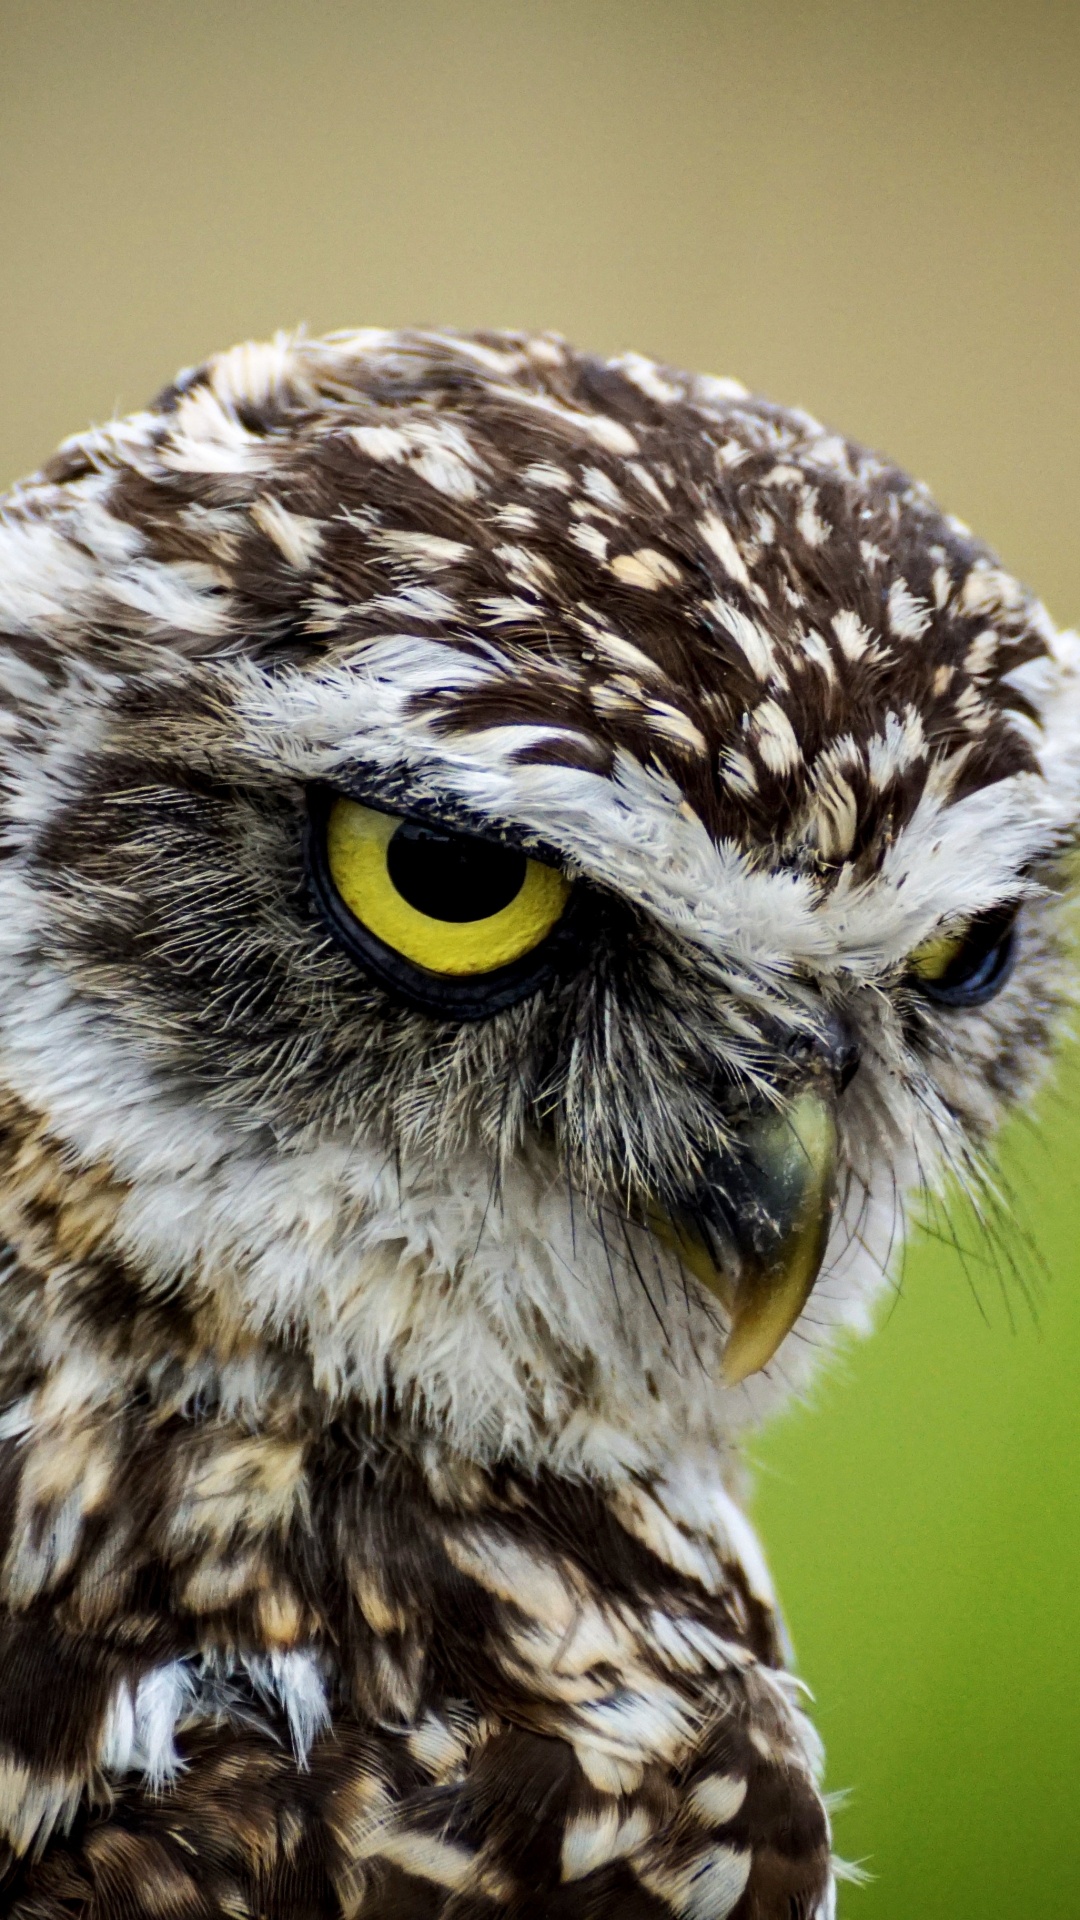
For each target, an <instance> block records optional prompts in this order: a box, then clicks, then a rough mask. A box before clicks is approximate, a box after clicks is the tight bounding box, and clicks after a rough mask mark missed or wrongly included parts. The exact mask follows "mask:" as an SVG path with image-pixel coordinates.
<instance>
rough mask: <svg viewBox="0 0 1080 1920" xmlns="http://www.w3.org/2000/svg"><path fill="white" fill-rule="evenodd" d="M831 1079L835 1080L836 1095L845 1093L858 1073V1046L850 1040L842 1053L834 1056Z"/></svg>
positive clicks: (854, 1041)
mask: <svg viewBox="0 0 1080 1920" xmlns="http://www.w3.org/2000/svg"><path fill="white" fill-rule="evenodd" d="M832 1070H833V1077H834V1078H835V1080H836V1091H837V1093H845V1092H846V1091H847V1089H848V1087H850V1085H851V1083H852V1081H853V1080H854V1078H855V1075H856V1074H857V1073H858V1071H859V1044H858V1041H857V1040H851V1041H849V1042H848V1045H847V1046H846V1047H845V1048H844V1050H843V1052H842V1053H840V1054H838V1055H836V1056H835V1057H834V1059H833V1062H832Z"/></svg>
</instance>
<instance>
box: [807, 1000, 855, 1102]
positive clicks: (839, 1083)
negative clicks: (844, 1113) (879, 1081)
mask: <svg viewBox="0 0 1080 1920" xmlns="http://www.w3.org/2000/svg"><path fill="white" fill-rule="evenodd" d="M859 1051H860V1050H859V1043H858V1041H857V1040H856V1038H855V1035H854V1033H853V1032H852V1030H851V1028H850V1027H849V1025H848V1023H847V1021H846V1020H844V1019H841V1017H840V1015H839V1014H835V1013H832V1014H829V1016H828V1018H827V1019H826V1021H825V1024H824V1026H823V1028H822V1030H821V1032H820V1033H819V1035H818V1039H817V1052H818V1056H819V1058H820V1059H821V1060H822V1061H823V1063H824V1065H825V1066H826V1067H827V1068H828V1070H829V1072H830V1073H831V1074H832V1077H833V1082H834V1084H835V1087H836V1091H837V1093H843V1092H844V1090H845V1088H847V1087H850V1085H851V1083H852V1081H853V1080H854V1078H855V1075H856V1073H857V1072H858V1070H859Z"/></svg>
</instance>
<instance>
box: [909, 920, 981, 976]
mask: <svg viewBox="0 0 1080 1920" xmlns="http://www.w3.org/2000/svg"><path fill="white" fill-rule="evenodd" d="M966 940H967V927H966V926H963V927H958V928H954V930H953V931H952V933H935V934H934V935H933V936H932V937H931V938H930V939H929V940H924V941H923V943H922V946H921V947H916V949H915V951H914V953H913V954H912V955H911V957H910V959H909V960H908V971H909V972H910V973H913V974H914V976H915V978H916V980H928V981H930V982H931V984H932V983H933V982H934V981H936V980H943V979H944V978H945V975H946V974H947V973H948V971H949V968H950V967H951V966H952V964H953V962H954V961H955V960H957V959H958V958H959V956H960V954H961V953H962V952H963V950H964V943H965V941H966Z"/></svg>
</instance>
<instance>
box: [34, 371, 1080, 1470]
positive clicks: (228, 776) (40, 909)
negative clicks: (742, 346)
mask: <svg viewBox="0 0 1080 1920" xmlns="http://www.w3.org/2000/svg"><path fill="white" fill-rule="evenodd" d="M0 625H2V626H3V628H4V631H5V635H6V638H5V642H4V648H5V650H4V653H3V656H2V673H3V684H4V688H5V694H6V706H7V710H8V714H9V719H8V723H7V735H6V740H5V745H4V750H3V751H4V766H5V781H6V803H5V804H6V815H7V827H6V838H7V850H8V858H7V860H6V861H5V863H4V866H3V871H2V873H0V889H2V891H3V896H4V897H3V911H2V913H0V926H2V928H3V931H2V933H0V968H2V972H3V977H4V984H5V991H4V994H3V1008H2V1010H0V1070H2V1078H3V1084H4V1087H5V1089H6V1091H7V1095H8V1097H9V1098H10V1100H11V1101H12V1102H13V1103H14V1104H15V1106H16V1107H17V1109H18V1111H19V1112H20V1113H21V1114H23V1115H27V1116H30V1118H29V1120H28V1121H27V1122H26V1124H27V1125H29V1126H31V1127H37V1128H39V1129H43V1130H44V1131H45V1132H46V1133H47V1135H48V1137H49V1139H50V1140H51V1141H54V1142H55V1143H56V1148H57V1152H58V1153H59V1154H60V1156H61V1158H63V1159H64V1160H65V1162H66V1163H67V1164H69V1165H70V1164H78V1165H79V1166H80V1167H85V1168H93V1169H96V1170H98V1171H99V1173H100V1175H101V1178H102V1179H103V1181H104V1182H105V1183H106V1185H107V1188H108V1193H109V1196H110V1198H109V1203H108V1205H107V1206H106V1207H103V1209H102V1211H101V1218H100V1221H99V1222H98V1224H96V1225H95V1227H94V1229H93V1232H92V1234H91V1236H90V1238H91V1240H92V1249H91V1251H92V1256H93V1258H94V1259H96V1260H100V1261H101V1262H105V1263H112V1264H111V1269H110V1270H115V1269H119V1270H122V1271H123V1273H124V1274H125V1276H127V1278H128V1280H129V1282H130V1285H131V1286H132V1287H133V1288H134V1289H135V1291H136V1293H137V1294H138V1295H139V1296H145V1297H146V1298H147V1299H162V1298H164V1297H166V1296H167V1297H168V1298H170V1299H174V1300H179V1301H181V1302H183V1303H184V1305H185V1310H186V1311H187V1312H188V1313H189V1314H190V1316H192V1325H194V1324H195V1323H196V1322H197V1325H198V1329H199V1331H198V1339H197V1341H196V1340H195V1339H194V1336H193V1341H192V1350H193V1351H194V1349H195V1347H196V1346H197V1348H198V1353H199V1356H200V1357H199V1360H198V1365H197V1366H196V1362H195V1361H194V1360H193V1361H192V1363H191V1365H192V1369H193V1372H192V1378H193V1379H194V1377H195V1373H196V1372H197V1370H198V1367H204V1368H205V1366H206V1365H208V1364H212V1365H213V1367H215V1368H216V1369H217V1372H218V1375H219V1384H220V1381H224V1380H228V1382H230V1383H231V1384H230V1385H229V1387H228V1391H229V1392H231V1393H232V1394H234V1395H239V1396H241V1397H243V1395H245V1394H250V1395H255V1396H257V1395H258V1393H259V1392H260V1391H261V1389H260V1386H259V1378H260V1375H259V1368H260V1366H261V1365H262V1364H263V1359H264V1358H265V1355H266V1354H267V1353H270V1352H274V1353H280V1352H283V1351H288V1352H291V1353H294V1354H295V1353H300V1354H302V1355H303V1356H304V1360H305V1364H306V1365H309V1366H310V1368H311V1373H312V1379H313V1382H314V1385H315V1387H316V1389H317V1390H318V1391H319V1392H321V1393H324V1394H327V1395H330V1396H331V1397H334V1396H340V1395H344V1394H356V1395H360V1396H361V1397H363V1398H365V1399H366V1400H367V1401H368V1402H369V1403H370V1404H371V1405H373V1406H376V1405H378V1406H381V1407H383V1408H387V1407H392V1408H393V1410H394V1412H395V1416H399V1417H401V1418H405V1419H408V1420H410V1421H412V1422H414V1423H418V1424H419V1425H420V1426H421V1427H423V1428H425V1429H427V1428H429V1427H433V1428H437V1429H438V1430H439V1431H441V1432H446V1433H449V1435H450V1437H451V1438H452V1440H453V1441H454V1442H455V1444H457V1445H460V1446H461V1447H462V1448H464V1449H466V1450H468V1451H471V1452H473V1453H477V1452H478V1453H480V1454H481V1455H484V1456H487V1455H491V1454H494V1453H497V1452H502V1453H505V1452H507V1451H509V1452H511V1453H517V1454H518V1455H520V1456H521V1457H523V1458H527V1459H529V1460H531V1461H535V1460H537V1459H539V1458H545V1459H555V1460H557V1461H558V1462H559V1463H560V1464H564V1465H565V1464H566V1463H567V1462H573V1463H575V1464H581V1463H585V1464H587V1465H588V1466H589V1467H590V1468H591V1469H593V1470H597V1471H605V1470H607V1469H608V1468H609V1467H610V1468H614V1467H617V1468H618V1470H620V1471H621V1470H624V1469H625V1467H626V1465H627V1464H634V1463H636V1462H637V1461H639V1460H641V1459H647V1458H648V1457H649V1455H650V1450H655V1449H660V1450H662V1449H664V1448H665V1447H667V1446H669V1445H670V1443H671V1440H672V1436H673V1435H678V1436H679V1437H680V1439H681V1440H682V1441H683V1442H684V1443H686V1444H691V1445H692V1444H693V1443H694V1441H695V1440H700V1441H702V1442H706V1441H708V1442H711V1443H715V1442H716V1441H717V1440H721V1441H723V1440H725V1439H726V1438H727V1437H728V1436H729V1435H730V1434H732V1433H734V1432H735V1431H736V1430H737V1429H738V1428H739V1427H740V1426H741V1425H742V1424H744V1423H745V1422H746V1421H747V1420H748V1419H750V1418H754V1417H757V1416H758V1415H759V1414H760V1413H761V1412H763V1411H764V1410H766V1409H767V1408H768V1406H769V1405H770V1404H771V1403H772V1401H773V1400H775V1398H776V1397H777V1395H778V1394H779V1393H781V1392H783V1391H785V1390H787V1389H788V1388H789V1387H790V1386H791V1385H792V1384H795V1385H797V1384H799V1382H800V1381H801V1380H802V1379H804V1378H805V1376H806V1373H807V1370H808V1368H809V1366H810V1364H811V1362H812V1360H813V1358H814V1357H815V1355H816V1353H817V1352H819V1351H820V1350H821V1348H822V1347H823V1346H825V1345H827V1344H828V1343H829V1341H830V1339H831V1338H832V1336H833V1335H834V1333H835V1331H836V1330H837V1329H838V1328H841V1327H844V1326H850V1325H858V1324H860V1323H861V1322H862V1320H863V1319H864V1318H865V1315H866V1313H867V1310H868V1307H869V1305H870V1304H871V1302H872V1300H873V1297H874V1295H875V1293H876V1292H877V1291H878V1290H879V1289H880V1287H881V1286H882V1284H883V1283H884V1282H885V1280H886V1278H887V1274H888V1268H889V1262H890V1259H891V1257H892V1255H893V1253H894V1251H895V1249H896V1247H897V1245H898V1240H899V1236H900V1229H901V1225H902V1222H901V1217H900V1213H901V1208H902V1201H903V1196H904V1195H905V1194H908V1193H911V1192H914V1191H917V1190H919V1189H921V1188H922V1187H924V1186H927V1185H929V1186H935V1185H937V1184H940V1182H941V1181H942V1180H944V1179H945V1178H947V1177H948V1176H949V1175H953V1176H959V1177H960V1179H961V1180H963V1181H966V1182H967V1183H969V1184H971V1183H973V1182H976V1181H977V1179H978V1167H979V1159H978V1156H979V1154H980V1152H981V1149H982V1147H983V1144H984V1142H985V1141H986V1139H987V1137H988V1135H989V1134H990V1133H991V1132H992V1130H993V1128H994V1126H995V1125H996V1124H997V1121H998V1119H999V1118H1000V1115H1001V1113H1002V1111H1003V1109H1004V1108H1005V1107H1006V1106H1007V1104H1008V1103H1009V1102H1010V1101H1011V1100H1013V1099H1014V1098H1016V1097H1017V1096H1019V1095H1020V1094H1021V1093H1022V1092H1023V1091H1025V1090H1026V1088H1027V1087H1028V1085H1029V1084H1030V1083H1031V1081H1032V1079H1033V1077H1034V1075H1035V1074H1036V1073H1037V1070H1038V1067H1039V1065H1040V1063H1041V1062H1042V1060H1043V1059H1044V1057H1045V1054H1046V1049H1047V1045H1048V1040H1049V1035H1050V1032H1051V1028H1052V1024H1053V1020H1054V1017H1055V1012H1056V1007H1057V1005H1058V1002H1059V1000H1060V997H1061V994H1062V991H1063V987H1062V967H1061V962H1060V959H1059V957H1058V942H1059V933H1058V923H1059V918H1060V907H1059V894H1060V885H1059V879H1058V871H1059V867H1060V862H1061V857H1062V854H1063V852H1064V851H1065V850H1066V849H1067V847H1068V846H1069V844H1070V842H1071V839H1072V836H1073V831H1074V825H1075V816H1076V810H1077V761H1076V753H1075V747H1074V741H1075V740H1076V738H1077V733H1076V726H1075V720H1074V703H1075V700H1076V693H1075V679H1074V671H1075V668H1074V654H1075V648H1074V643H1073V642H1072V641H1071V640H1070V639H1069V638H1068V637H1065V638H1062V637H1061V636H1058V635H1055V633H1054V631H1053V629H1052V628H1051V626H1050V623H1049V621H1048V620H1047V618H1046V615H1045V614H1044V613H1043V612H1042V610H1041V609H1040V608H1039V607H1038V606H1037V604H1035V603H1033V602H1032V601H1031V600H1030V599H1029V598H1028V597H1027V596H1026V595H1025V594H1024V593H1023V592H1022V590H1021V589H1020V588H1019V587H1018V586H1017V585H1016V584H1015V582H1013V581H1012V580H1011V579H1009V578H1008V577H1007V576H1006V575H1005V574H1003V573H1002V572H1001V570H1000V569H999V568H998V567H997V565H996V564H995V562H994V561H993V560H992V558H991V556H989V555H988V554H987V553H986V551H985V550H984V549H983V548H981V547H980V546H979V545H978V544H977V543H976V542H975V541H973V540H972V538H971V537H970V535H969V534H968V533H967V531H966V530H965V529H963V528H961V527H960V526H958V525H957V523H955V522H951V521H948V520H946V519H944V518H943V517H942V516H941V515H940V514H939V513H938V512H937V510H936V509H935V508H934V506H933V504H932V503H931V502H930V500H929V498H928V497H927V495H926V494H925V492H924V490H922V489H921V488H920V487H918V486H916V485H914V484H913V483H911V482H910V481H909V480H908V479H907V478H906V477H905V476H903V475H901V474H899V473H897V472H896V471H895V470H894V469H892V468H890V467H889V466H887V465H886V464H884V463H883V462H881V461H879V460H878V459H876V458H875V457H874V456H872V455H869V454H867V453H865V452H864V451H862V450H861V449H859V448H856V447H854V446H852V445H851V444H849V443H847V442H844V441H841V440H839V439H837V438H836V437H834V436H831V435H829V434H827V433H826V432H825V431H824V430H823V429H822V428H820V427H819V426H818V425H817V424H816V423H815V422H814V421H812V420H810V419H808V418H807V417H806V416H804V415H802V414H795V413H790V412H783V411H781V410H779V409H777V408H774V407H770V406H768V405H766V404H765V403H763V402H760V401H757V400H753V399H750V398H749V397H748V396H747V395H746V394H745V393H744V392H743V390H742V389H741V388H738V387H737V386H735V385H734V383H725V382H718V381H710V380H704V379H694V378H692V377H690V376H685V375H682V374H676V373H673V372H671V371H670V370H668V369H660V368H658V367H656V366H655V365H654V364H653V363H652V362H647V361H643V360H641V359H639V358H637V357H635V356H626V357H624V358H623V359H622V360H618V361H598V360H590V359H587V358H584V357H581V356H577V355H575V354H574V353H573V352H572V351H571V350H570V349H569V348H567V347H566V346H565V345H564V344H563V343H561V342H559V341H557V340H554V339H551V338H547V337H541V338H532V337H527V336H483V337H477V338H463V337H456V336H435V335H424V334H415V335H382V334H360V335H347V336H341V337H338V338H335V339H332V340H329V341H323V342H307V341H303V340H301V341H285V340H280V341H278V342H276V343H274V344H273V345H271V346H268V347H264V348H243V349H239V350H237V351H236V352H235V353H233V354H231V355H226V356H223V357H222V358H220V359H218V360H216V361H212V362H210V363H209V364H208V365H207V366H205V367H203V368H201V369H199V370H197V371H196V372H195V373H193V374H191V375H189V376H186V377H184V378H183V379H182V380H181V381H180V382H179V383H178V384H177V386H176V387H174V388H172V389H170V390H169V391H168V392H167V393H166V394H165V395H163V396H162V397H161V398H160V399H159V401H158V402H157V403H156V404H155V406H154V407H153V408H152V409H151V410H149V411H148V412H147V413H145V414H142V415H138V416H135V417H134V418H133V419H132V420H129V421H125V422H121V423H119V424H118V425H116V426H114V427H111V428H109V429H106V430H102V431H100V432H97V433H95V434H92V435H88V436H85V437H84V438H83V439H81V440H78V441H75V442H72V443H70V445H69V446H68V447H67V448H66V449H64V450H63V451H62V452H61V454H60V456H58V459H57V461H55V462H54V463H53V465H52V467H51V468H50V469H47V470H46V473H45V474H44V475H43V476H42V477H41V478H39V479H38V480H36V481H34V482H32V483H30V484H29V485H28V486H27V487H26V488H24V489H22V490H21V491H20V492H18V493H17V494H15V495H14V496H12V497H11V499H10V500H9V502H8V503H7V508H6V514H5V519H4V522H3V526H2V528H0ZM13 1204H14V1203H13ZM24 1212H25V1209H24ZM9 1225H10V1231H11V1232H12V1234H13V1236H18V1235H21V1236H22V1237H23V1238H26V1237H27V1235H28V1234H29V1231H30V1230H29V1227H28V1225H27V1223H26V1220H25V1218H24V1216H23V1214H20V1217H19V1219H18V1220H15V1221H13V1222H12V1223H9ZM30 1237H31V1238H32V1235H30ZM65 1312H66V1315H67V1317H66V1319H64V1328H65V1337H66V1338H69V1339H76V1340H77V1339H79V1338H82V1337H84V1330H82V1328H81V1322H80V1319H79V1315H80V1312H81V1308H80V1307H79V1305H78V1303H77V1302H76V1301H75V1299H74V1298H73V1299H72V1301H71V1302H70V1303H69V1309H68V1308H66V1309H65ZM208 1354H209V1355H210V1356H211V1360H210V1361H207V1358H206V1356H207V1355H208ZM260 1356H262V1358H260ZM193 1390H194V1389H193Z"/></svg>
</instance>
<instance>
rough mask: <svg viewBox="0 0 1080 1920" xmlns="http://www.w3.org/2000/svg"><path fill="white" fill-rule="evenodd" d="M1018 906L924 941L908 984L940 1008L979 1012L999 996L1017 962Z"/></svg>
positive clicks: (991, 911)
mask: <svg viewBox="0 0 1080 1920" xmlns="http://www.w3.org/2000/svg"><path fill="white" fill-rule="evenodd" d="M1016 946H1017V939H1016V906H1015V904H1013V903H1009V904H1008V905H1006V906H1002V907H991V908H990V909H989V910H988V911H987V912H986V913H980V914H976V915H975V917H974V919H972V920H969V921H968V923H967V925H966V926H965V927H963V928H962V929H961V930H960V931H958V932H956V933H952V934H946V935H940V936H938V937H937V938H935V939H933V940H928V941H927V942H926V943H925V944H924V945H923V946H922V947H920V948H918V949H917V950H916V952H915V953H913V954H912V956H911V959H910V961H909V963H908V978H909V980H910V982H911V984H912V985H913V986H914V987H915V988H917V990H918V992H919V993H921V994H922V996H923V998H924V999H926V1000H930V1001H932V1002H933V1004H934V1005H935V1006H938V1007H954V1008H958V1009H964V1008H967V1007H981V1006H982V1005H983V1004H984V1003H985V1002H986V1001H987V1000H992V999H993V997H994V995H995V994H996V993H1000V991H1001V989H1002V987H1003V986H1004V985H1005V982H1006V981H1007V979H1008V978H1009V975H1010V973H1011V972H1012V970H1013V963H1014V961H1015V959H1016Z"/></svg>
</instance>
